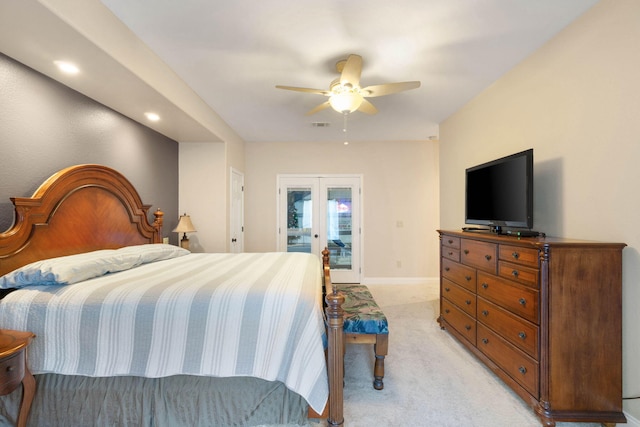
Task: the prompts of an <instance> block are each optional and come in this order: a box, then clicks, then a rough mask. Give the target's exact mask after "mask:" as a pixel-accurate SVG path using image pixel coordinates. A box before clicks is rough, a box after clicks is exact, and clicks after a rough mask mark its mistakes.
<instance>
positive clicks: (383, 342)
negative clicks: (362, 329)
mask: <svg viewBox="0 0 640 427" xmlns="http://www.w3.org/2000/svg"><path fill="white" fill-rule="evenodd" d="M345 343H347V344H348V343H352V344H373V352H374V354H375V356H376V361H375V365H374V367H373V378H374V380H373V388H375V389H376V390H382V389H383V388H384V383H383V378H384V358H385V356H386V355H387V352H388V350H389V334H355V333H350V332H349V333H345Z"/></svg>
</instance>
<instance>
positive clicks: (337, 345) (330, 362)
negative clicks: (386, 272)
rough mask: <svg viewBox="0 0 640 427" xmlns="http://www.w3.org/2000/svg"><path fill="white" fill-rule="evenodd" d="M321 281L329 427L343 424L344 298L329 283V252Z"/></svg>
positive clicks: (326, 253) (324, 259)
mask: <svg viewBox="0 0 640 427" xmlns="http://www.w3.org/2000/svg"><path fill="white" fill-rule="evenodd" d="M322 264H323V280H324V286H325V289H326V292H327V295H326V297H325V302H326V304H327V306H326V308H325V312H326V315H327V338H328V349H327V369H328V374H329V418H328V419H327V422H328V424H329V426H341V425H343V424H344V415H343V409H344V406H343V405H344V400H343V399H344V397H343V389H342V388H343V384H344V332H343V327H344V311H343V310H342V304H343V303H344V296H343V295H342V294H341V293H339V292H338V290H337V288H336V287H335V286H334V285H333V284H332V283H331V274H330V267H329V250H328V249H327V248H325V249H324V250H323V251H322Z"/></svg>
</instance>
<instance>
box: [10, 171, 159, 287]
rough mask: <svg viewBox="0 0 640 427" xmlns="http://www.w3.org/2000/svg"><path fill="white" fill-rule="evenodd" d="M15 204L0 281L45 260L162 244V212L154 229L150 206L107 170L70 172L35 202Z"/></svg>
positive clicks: (45, 188)
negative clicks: (26, 266)
mask: <svg viewBox="0 0 640 427" xmlns="http://www.w3.org/2000/svg"><path fill="white" fill-rule="evenodd" d="M11 201H12V202H13V204H14V206H15V221H14V224H13V225H12V226H11V228H9V229H8V230H7V231H5V232H2V233H0V276H2V275H3V274H6V273H8V272H10V271H12V270H15V269H16V268H18V267H21V266H23V265H26V264H28V263H30V262H34V261H38V260H41V259H46V258H53V257H57V256H64V255H72V254H76V253H81V252H87V251H92V250H98V249H114V248H119V247H122V246H129V245H137V244H143V243H159V242H160V241H161V240H162V215H163V214H162V212H161V211H160V210H158V211H157V212H156V213H155V221H154V223H153V224H150V223H149V219H148V211H149V208H150V205H145V204H143V203H142V200H141V199H140V195H139V194H138V192H137V191H136V189H135V188H134V187H133V185H132V184H131V183H130V182H129V181H128V180H127V179H126V178H125V177H124V176H123V175H122V174H120V173H119V172H117V171H115V170H113V169H111V168H108V167H106V166H101V165H93V164H88V165H78V166H71V167H68V168H66V169H63V170H61V171H59V172H57V173H55V174H54V175H52V176H51V177H50V178H49V179H47V180H46V181H45V182H44V183H43V184H42V185H41V186H40V187H39V188H38V189H37V190H36V191H35V193H33V196H31V197H12V198H11Z"/></svg>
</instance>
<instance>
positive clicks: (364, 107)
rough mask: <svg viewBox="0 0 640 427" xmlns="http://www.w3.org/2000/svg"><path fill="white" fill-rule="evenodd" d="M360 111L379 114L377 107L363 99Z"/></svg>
mask: <svg viewBox="0 0 640 427" xmlns="http://www.w3.org/2000/svg"><path fill="white" fill-rule="evenodd" d="M358 111H360V112H362V113H367V114H376V113H377V112H378V109H377V108H376V107H375V105H373V104H372V103H370V102H369V101H367V100H366V99H363V100H362V104H360V106H359V107H358Z"/></svg>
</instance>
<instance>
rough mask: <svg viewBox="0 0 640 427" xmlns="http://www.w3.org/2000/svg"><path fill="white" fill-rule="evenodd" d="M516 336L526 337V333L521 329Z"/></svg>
mask: <svg viewBox="0 0 640 427" xmlns="http://www.w3.org/2000/svg"><path fill="white" fill-rule="evenodd" d="M518 336H519V337H520V339H523V340H524V339H526V338H527V334H526V333H525V332H524V331H521V332H520V333H519V334H518Z"/></svg>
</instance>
